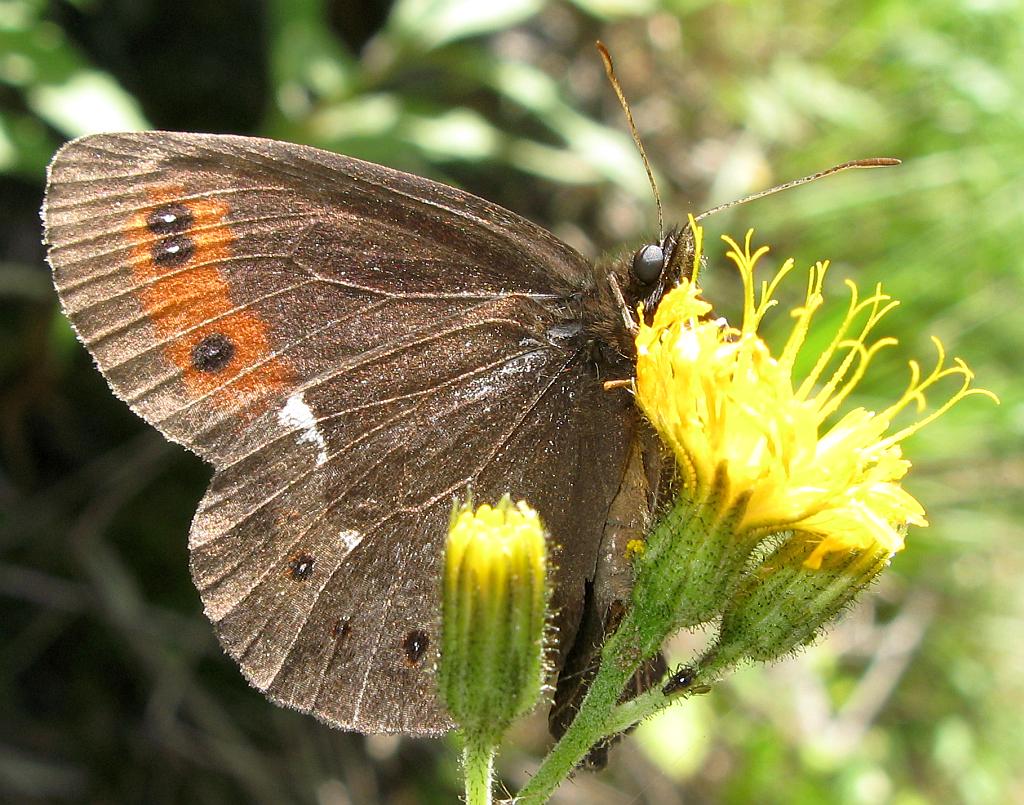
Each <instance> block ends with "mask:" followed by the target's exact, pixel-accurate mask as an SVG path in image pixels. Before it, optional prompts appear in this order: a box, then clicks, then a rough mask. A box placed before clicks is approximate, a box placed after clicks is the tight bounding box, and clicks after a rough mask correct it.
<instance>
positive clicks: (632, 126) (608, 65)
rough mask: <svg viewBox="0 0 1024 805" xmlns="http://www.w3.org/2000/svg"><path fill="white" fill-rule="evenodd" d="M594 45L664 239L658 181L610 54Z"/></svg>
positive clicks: (598, 44)
mask: <svg viewBox="0 0 1024 805" xmlns="http://www.w3.org/2000/svg"><path fill="white" fill-rule="evenodd" d="M595 45H596V46H597V52H598V53H600V54H601V61H603V62H604V71H605V73H606V74H607V75H608V81H609V83H610V84H611V85H612V89H613V90H615V97H617V98H618V99H619V104H620V105H621V106H622V111H623V112H625V113H626V122H627V123H629V133H630V134H632V135H633V142H634V143H636V147H637V150H638V151H639V152H640V159H642V160H643V161H644V170H645V171H647V181H649V182H650V183H651V190H652V191H654V203H655V204H657V205H658V241H659V242H660V241H662V240H664V239H665V214H664V212H662V209H661V194H660V193H659V192H658V183H657V182H655V181H654V172H653V171H652V170H651V163H650V162H649V161H648V160H647V152H646V151H645V150H644V144H643V143H642V142H640V132H638V131H637V130H636V123H634V122H633V113H632V112H630V111H629V102H628V101H627V100H626V96H625V94H624V93H623V92H622V87H621V86H620V85H619V79H618V78H616V77H615V67H614V65H613V64H612V54H611V53H609V52H608V48H606V47H605V46H604V42H602V41H600V40H598V41H597V42H596V43H595Z"/></svg>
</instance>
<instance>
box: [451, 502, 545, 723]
mask: <svg viewBox="0 0 1024 805" xmlns="http://www.w3.org/2000/svg"><path fill="white" fill-rule="evenodd" d="M547 604H548V585H547V544H546V540H545V535H544V528H543V526H542V525H541V522H540V518H539V517H538V516H537V512H535V511H534V510H533V509H531V508H530V507H529V506H527V505H526V503H523V502H519V503H516V504H513V503H512V501H511V500H510V499H509V497H508V495H506V496H505V497H504V498H502V499H501V501H500V502H499V503H498V505H497V506H494V507H491V506H489V505H487V504H483V505H481V506H480V507H479V508H477V509H476V510H474V509H473V508H472V507H471V506H469V505H465V506H463V507H461V508H460V509H457V510H456V511H455V512H454V514H453V515H452V521H451V525H450V527H449V531H448V540H447V542H446V545H445V569H444V584H443V589H442V606H441V610H442V612H441V656H440V660H439V663H438V686H439V689H440V691H441V695H442V698H443V699H444V701H445V704H446V705H447V707H448V711H449V713H450V714H451V715H452V717H453V718H454V719H455V721H456V722H457V723H458V724H459V726H460V727H462V729H463V730H464V731H465V732H466V734H467V735H472V736H474V737H475V738H476V739H485V742H486V741H489V742H491V743H496V742H497V741H498V739H499V738H500V736H501V734H502V732H504V730H505V728H506V727H507V726H508V725H509V724H510V723H511V722H512V720H513V719H514V718H516V717H517V716H519V715H522V714H523V713H525V712H526V711H527V710H529V709H530V708H531V707H532V706H533V705H534V704H535V703H536V702H537V700H538V698H539V697H540V693H541V685H542V683H543V680H544V674H545V668H544V637H545V628H546V622H547Z"/></svg>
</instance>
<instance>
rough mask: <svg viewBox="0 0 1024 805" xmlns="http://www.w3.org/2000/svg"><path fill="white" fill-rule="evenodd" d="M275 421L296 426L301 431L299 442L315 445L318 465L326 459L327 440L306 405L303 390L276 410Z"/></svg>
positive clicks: (287, 425)
mask: <svg viewBox="0 0 1024 805" xmlns="http://www.w3.org/2000/svg"><path fill="white" fill-rule="evenodd" d="M277 421H278V422H280V423H281V425H282V427H285V428H296V429H299V430H301V431H302V433H300V434H299V438H298V442H299V444H302V443H303V442H308V443H309V444H312V445H316V447H317V454H316V465H317V466H318V467H319V466H320V465H321V464H323V463H324V462H325V461H327V442H326V441H324V435H323V434H322V433H321V432H320V429H319V428H318V427H317V426H316V417H315V416H313V410H312V409H311V408H310V407H309V406H308V405H306V400H305V399H304V398H303V392H301V391H300V392H299V393H298V394H293V395H292V396H291V397H289V398H288V401H287V402H286V403H285V404H284V405H283V406H282V408H281V410H280V411H278V412H277Z"/></svg>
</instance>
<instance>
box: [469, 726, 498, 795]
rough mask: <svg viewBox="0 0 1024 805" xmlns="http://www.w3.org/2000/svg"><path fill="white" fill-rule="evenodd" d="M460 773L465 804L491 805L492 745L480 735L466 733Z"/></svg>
mask: <svg viewBox="0 0 1024 805" xmlns="http://www.w3.org/2000/svg"><path fill="white" fill-rule="evenodd" d="M462 773H463V775H464V777H465V783H466V805H491V791H492V789H493V787H494V786H493V777H494V746H493V745H492V744H491V742H490V741H487V740H483V739H481V738H480V736H473V735H467V736H466V743H465V745H464V746H463V747H462Z"/></svg>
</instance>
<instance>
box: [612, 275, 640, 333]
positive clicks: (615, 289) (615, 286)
mask: <svg viewBox="0 0 1024 805" xmlns="http://www.w3.org/2000/svg"><path fill="white" fill-rule="evenodd" d="M608 283H609V285H610V286H611V289H612V293H613V294H614V295H615V301H616V302H618V305H619V313H621V314H622V323H623V324H624V325H625V327H626V331H627V332H628V333H629V334H630V335H633V336H635V335H636V333H637V330H639V329H640V327H639V325H638V324H637V323H636V319H634V318H633V312H632V311H631V310H630V309H629V305H627V304H626V297H625V296H623V295H622V288H620V287H619V281H618V279H616V277H615V275H614V274H609V275H608Z"/></svg>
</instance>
